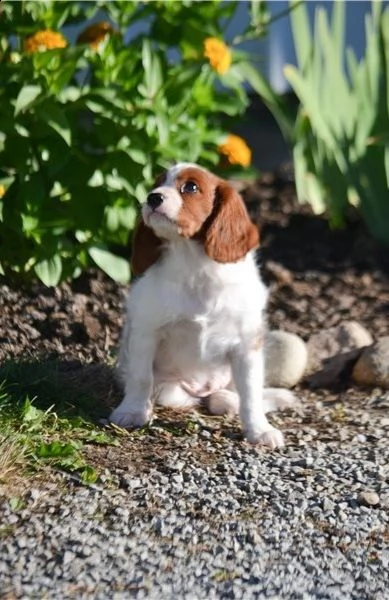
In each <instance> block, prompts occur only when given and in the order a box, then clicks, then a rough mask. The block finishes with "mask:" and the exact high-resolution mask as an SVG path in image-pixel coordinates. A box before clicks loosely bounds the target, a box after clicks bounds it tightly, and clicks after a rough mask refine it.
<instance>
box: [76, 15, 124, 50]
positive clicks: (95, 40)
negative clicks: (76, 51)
mask: <svg viewBox="0 0 389 600" xmlns="http://www.w3.org/2000/svg"><path fill="white" fill-rule="evenodd" d="M114 32H115V30H114V28H113V27H112V25H111V24H110V23H108V21H101V22H100V23H93V24H92V25H89V27H87V28H86V29H84V30H83V31H82V32H81V33H80V35H79V36H78V38H77V44H89V46H90V47H91V48H93V50H96V48H97V46H98V45H99V44H100V42H101V41H102V40H103V39H104V38H105V36H106V35H111V34H112V33H114Z"/></svg>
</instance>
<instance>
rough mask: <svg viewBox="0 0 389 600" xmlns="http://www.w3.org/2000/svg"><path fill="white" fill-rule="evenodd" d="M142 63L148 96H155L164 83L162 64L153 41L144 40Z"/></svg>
mask: <svg viewBox="0 0 389 600" xmlns="http://www.w3.org/2000/svg"><path fill="white" fill-rule="evenodd" d="M142 65H143V69H144V87H145V92H146V95H147V97H148V98H154V96H155V95H156V93H157V92H158V90H159V88H160V87H161V86H162V83H163V76H162V65H161V61H160V58H159V56H158V55H157V53H156V52H155V51H154V50H153V48H152V46H151V42H150V41H149V40H147V39H145V40H143V45H142Z"/></svg>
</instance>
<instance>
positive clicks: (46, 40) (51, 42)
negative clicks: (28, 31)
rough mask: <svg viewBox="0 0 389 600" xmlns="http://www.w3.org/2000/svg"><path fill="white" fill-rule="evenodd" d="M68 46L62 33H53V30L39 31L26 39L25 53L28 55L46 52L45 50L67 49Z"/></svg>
mask: <svg viewBox="0 0 389 600" xmlns="http://www.w3.org/2000/svg"><path fill="white" fill-rule="evenodd" d="M67 45H68V42H67V39H66V38H64V36H63V35H62V33H58V31H52V30H51V29H44V30H43V31H37V32H36V33H34V35H30V37H28V38H26V39H25V40H24V44H23V46H24V51H25V52H27V54H33V53H34V52H42V51H43V52H44V51H45V50H53V49H54V48H66V46H67Z"/></svg>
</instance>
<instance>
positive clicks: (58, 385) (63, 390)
mask: <svg viewBox="0 0 389 600" xmlns="http://www.w3.org/2000/svg"><path fill="white" fill-rule="evenodd" d="M82 379H83V374H82V371H80V374H79V380H82ZM1 381H2V382H3V383H1V384H0V483H6V482H7V481H9V479H10V478H11V477H12V476H13V475H16V474H22V475H23V474H28V473H31V472H34V471H35V472H36V471H39V470H42V469H47V468H49V469H55V470H61V471H67V472H70V473H73V474H76V475H77V477H78V478H80V480H81V481H83V482H84V483H94V482H95V481H97V480H98V477H99V473H98V470H97V469H96V468H95V467H94V466H92V465H90V464H88V462H87V460H86V459H85V458H84V449H85V447H86V445H90V444H103V445H116V444H118V443H119V441H118V438H117V437H116V438H115V437H114V436H113V435H111V434H110V433H109V432H107V431H106V430H104V429H103V428H102V427H100V426H99V425H97V424H96V423H94V422H93V419H96V418H97V417H98V416H102V414H104V412H106V411H107V407H105V410H104V406H103V405H102V403H101V402H99V401H98V400H96V398H95V397H93V396H92V395H91V394H90V393H89V394H88V391H87V388H88V385H87V384H86V385H81V384H80V381H77V378H76V379H74V378H72V377H71V376H69V375H68V376H67V375H66V373H63V372H61V370H60V369H59V368H58V364H56V363H30V364H22V363H19V364H18V363H14V362H8V363H6V364H4V365H3V366H2V367H1V368H0V382H1ZM83 383H84V384H85V381H83Z"/></svg>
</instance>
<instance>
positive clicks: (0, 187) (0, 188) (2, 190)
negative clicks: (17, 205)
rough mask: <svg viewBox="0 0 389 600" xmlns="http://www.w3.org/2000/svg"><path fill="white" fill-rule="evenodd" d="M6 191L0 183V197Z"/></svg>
mask: <svg viewBox="0 0 389 600" xmlns="http://www.w3.org/2000/svg"><path fill="white" fill-rule="evenodd" d="M5 192H6V189H5V187H4V186H3V185H0V198H2V197H3V196H4V194H5Z"/></svg>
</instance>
